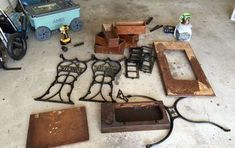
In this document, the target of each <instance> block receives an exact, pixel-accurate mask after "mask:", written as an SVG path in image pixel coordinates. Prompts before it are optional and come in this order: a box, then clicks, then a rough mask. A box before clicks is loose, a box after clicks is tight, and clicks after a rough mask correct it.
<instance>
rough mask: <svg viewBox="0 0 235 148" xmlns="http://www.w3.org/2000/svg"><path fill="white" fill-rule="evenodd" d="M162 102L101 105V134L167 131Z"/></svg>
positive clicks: (168, 125) (166, 120)
mask: <svg viewBox="0 0 235 148" xmlns="http://www.w3.org/2000/svg"><path fill="white" fill-rule="evenodd" d="M169 127H170V123H169V119H168V117H167V114H166V110H165V109H164V106H163V103H162V101H152V102H150V101H148V102H131V103H103V104H101V132H102V133H110V132H126V131H140V130H157V129H169Z"/></svg>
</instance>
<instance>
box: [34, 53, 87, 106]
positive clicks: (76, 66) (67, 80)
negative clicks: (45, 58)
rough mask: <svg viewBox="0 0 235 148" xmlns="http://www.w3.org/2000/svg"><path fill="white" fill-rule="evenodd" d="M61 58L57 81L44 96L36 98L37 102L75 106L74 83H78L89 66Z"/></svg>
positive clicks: (75, 60) (81, 62)
mask: <svg viewBox="0 0 235 148" xmlns="http://www.w3.org/2000/svg"><path fill="white" fill-rule="evenodd" d="M60 57H61V58H62V59H63V61H61V62H60V63H59V64H58V65H57V75H56V77H55V80H54V81H53V82H52V84H51V86H50V87H49V88H48V89H47V91H46V92H45V93H44V94H43V95H42V96H40V97H38V98H35V100H36V101H46V102H55V103H64V104H74V103H73V101H72V100H71V93H72V91H73V88H74V83H75V81H77V79H78V77H79V76H80V75H81V74H83V73H84V72H85V71H86V69H87V64H86V62H84V61H79V60H78V59H77V58H74V59H71V60H68V59H65V58H64V56H63V55H62V54H61V55H60ZM65 88H69V89H65ZM51 90H53V92H51ZM55 90H56V91H55ZM63 94H66V95H67V96H66V97H65V98H66V99H65V98H64V96H63Z"/></svg>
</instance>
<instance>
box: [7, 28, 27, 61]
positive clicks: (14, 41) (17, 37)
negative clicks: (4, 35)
mask: <svg viewBox="0 0 235 148" xmlns="http://www.w3.org/2000/svg"><path fill="white" fill-rule="evenodd" d="M26 51H27V43H26V40H25V39H23V38H22V35H21V34H20V33H15V34H12V35H11V36H10V39H9V41H8V48H7V52H8V54H9V56H10V57H11V58H12V59H14V60H20V59H22V58H23V57H24V56H25V54H26Z"/></svg>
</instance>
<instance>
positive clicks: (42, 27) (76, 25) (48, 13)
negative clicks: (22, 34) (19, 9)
mask: <svg viewBox="0 0 235 148" xmlns="http://www.w3.org/2000/svg"><path fill="white" fill-rule="evenodd" d="M23 8H24V11H25V12H26V14H27V15H28V17H29V21H30V24H31V26H32V27H33V28H34V29H35V35H36V38H37V39H38V40H40V41H44V40H48V39H50V37H51V31H53V30H57V29H59V28H60V27H61V26H62V25H68V26H70V29H71V30H72V31H80V30H81V29H82V26H83V23H82V21H81V20H80V6H79V5H78V4H75V3H73V2H72V1H71V0H49V1H47V2H39V3H33V4H31V5H24V6H23Z"/></svg>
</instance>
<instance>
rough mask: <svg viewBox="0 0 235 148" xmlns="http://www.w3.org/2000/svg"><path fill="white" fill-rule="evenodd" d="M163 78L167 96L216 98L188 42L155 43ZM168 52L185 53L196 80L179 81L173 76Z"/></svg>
mask: <svg viewBox="0 0 235 148" xmlns="http://www.w3.org/2000/svg"><path fill="white" fill-rule="evenodd" d="M154 46H155V50H156V53H157V60H158V64H159V67H160V72H161V76H162V79H163V82H164V86H165V91H166V94H167V95H169V96H191V95H193V96H214V95H215V94H214V92H213V90H212V88H211V86H210V84H209V82H208V80H207V78H206V76H205V74H204V72H203V70H202V68H201V66H200V64H199V62H198V60H197V58H196V56H195V54H194V53H193V50H192V48H191V47H190V45H189V43H186V42H154ZM166 50H171V51H172V50H173V51H184V52H185V54H186V56H187V58H188V60H189V62H190V65H191V67H192V70H193V72H194V74H195V77H196V80H178V79H174V78H173V77H172V75H171V72H170V68H169V65H168V61H167V58H166V56H165V54H164V52H165V51H166Z"/></svg>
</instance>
